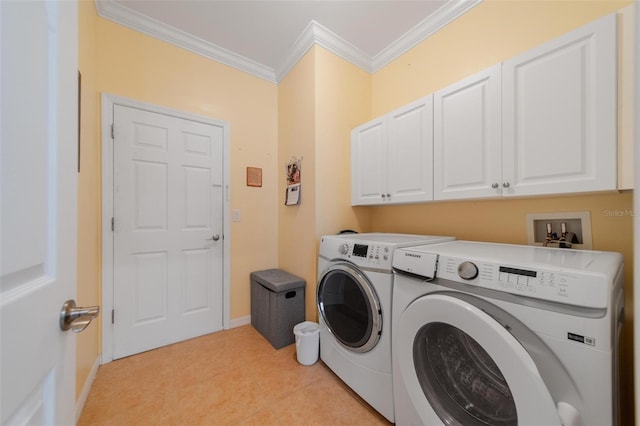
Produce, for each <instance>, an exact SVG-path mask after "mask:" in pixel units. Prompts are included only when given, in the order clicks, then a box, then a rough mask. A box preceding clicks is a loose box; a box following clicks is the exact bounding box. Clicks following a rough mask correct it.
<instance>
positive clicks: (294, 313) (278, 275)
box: [251, 269, 306, 349]
mask: <svg viewBox="0 0 640 426" xmlns="http://www.w3.org/2000/svg"><path fill="white" fill-rule="evenodd" d="M305 284H306V283H305V281H304V280H303V279H302V278H300V277H296V276H295V275H292V274H290V273H288V272H285V271H283V270H280V269H266V270H264V271H256V272H252V273H251V325H252V326H253V327H254V328H255V329H256V330H258V332H259V333H260V334H262V335H263V336H264V337H265V339H267V340H268V341H269V343H271V345H272V346H273V347H274V348H276V349H280V348H282V347H284V346H287V345H290V344H292V343H294V342H295V337H294V335H293V326H295V325H296V324H298V323H301V322H302V321H304V287H305Z"/></svg>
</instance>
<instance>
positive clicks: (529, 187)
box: [502, 14, 617, 195]
mask: <svg viewBox="0 0 640 426" xmlns="http://www.w3.org/2000/svg"><path fill="white" fill-rule="evenodd" d="M615 20H616V17H615V14H613V15H610V16H606V17H604V18H601V19H599V20H597V21H594V22H593V23H591V24H588V25H585V26H584V27H581V28H579V29H577V30H574V31H572V32H571V33H569V34H566V35H565V36H562V37H559V38H557V39H555V40H552V41H551V42H549V43H546V44H544V45H542V46H540V47H538V48H535V49H532V50H530V51H528V52H525V53H523V54H521V55H518V56H516V57H515V58H512V59H510V60H508V61H505V62H504V64H503V69H502V74H503V80H502V81H503V88H502V96H503V106H504V108H503V144H504V149H503V164H504V171H503V175H504V180H505V181H506V182H510V188H509V190H508V191H505V193H504V195H534V194H541V193H543V194H554V193H563V192H580V191H597V190H605V189H615V188H616V183H617V172H616V167H617V155H616V146H617V136H616V128H617V119H616V116H617V115H616V111H617V106H616V102H617V101H616V96H617V95H616V93H617V91H616V78H617V73H616V30H615V27H616V22H615Z"/></svg>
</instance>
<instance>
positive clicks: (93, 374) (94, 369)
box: [76, 355, 100, 424]
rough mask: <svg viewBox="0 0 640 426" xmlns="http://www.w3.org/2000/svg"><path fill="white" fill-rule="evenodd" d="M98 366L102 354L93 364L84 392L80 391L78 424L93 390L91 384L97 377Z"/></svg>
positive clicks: (77, 409) (77, 412) (77, 408)
mask: <svg viewBox="0 0 640 426" xmlns="http://www.w3.org/2000/svg"><path fill="white" fill-rule="evenodd" d="M98 367H100V355H98V357H97V358H96V360H95V362H94V363H93V365H92V366H91V371H89V376H88V377H87V380H85V382H84V386H83V387H82V392H80V396H79V397H78V400H77V401H76V424H78V421H79V420H80V416H81V415H82V410H83V409H84V404H85V403H86V402H87V398H88V397H89V392H90V391H91V386H92V385H93V381H94V380H95V379H96V374H98Z"/></svg>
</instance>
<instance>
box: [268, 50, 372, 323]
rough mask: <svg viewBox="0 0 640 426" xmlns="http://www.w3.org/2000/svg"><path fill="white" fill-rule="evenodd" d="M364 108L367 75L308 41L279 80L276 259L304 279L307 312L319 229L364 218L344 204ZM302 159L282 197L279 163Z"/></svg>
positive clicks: (359, 224)
mask: <svg viewBox="0 0 640 426" xmlns="http://www.w3.org/2000/svg"><path fill="white" fill-rule="evenodd" d="M370 114H371V76H370V75H369V74H368V73H366V72H364V71H362V70H361V69H359V68H358V67H356V66H354V65H353V64H351V63H349V62H347V61H345V60H343V59H341V58H338V57H337V56H335V55H333V54H332V53H330V52H328V51H327V50H325V49H323V48H321V47H313V48H312V49H310V50H309V52H307V54H306V55H305V56H304V57H303V58H302V59H301V60H300V62H298V63H297V64H296V66H295V67H294V68H293V69H292V70H291V71H290V72H289V74H288V75H287V76H286V77H285V78H284V79H283V80H282V81H281V82H280V84H279V86H278V132H279V144H278V149H279V158H280V160H279V167H280V168H281V169H280V170H279V173H280V176H279V178H278V181H279V186H280V187H281V188H282V191H281V192H280V197H279V205H280V210H279V215H278V217H279V236H278V253H279V267H280V268H282V269H284V270H286V271H288V272H291V273H293V274H295V275H298V276H300V277H302V278H304V279H305V281H306V283H307V285H306V291H305V299H306V300H305V310H306V318H307V319H309V320H312V321H316V320H317V309H316V303H315V301H316V297H315V290H316V277H317V272H316V267H317V258H318V244H319V237H320V236H322V235H324V234H335V233H337V232H338V231H339V230H341V229H345V228H352V229H363V228H366V227H368V226H370V212H369V211H368V210H366V209H352V208H351V207H350V203H351V202H350V194H351V191H350V188H351V183H350V180H349V179H350V174H349V170H350V158H351V155H350V153H351V144H350V134H351V129H352V128H354V127H356V125H357V124H359V123H361V122H362V121H364V120H366V119H367V118H368V117H369V116H370ZM292 157H296V158H303V160H302V163H301V182H302V185H301V187H302V195H301V197H302V198H301V199H302V202H301V204H300V205H299V206H285V205H284V201H285V200H284V188H285V186H286V175H285V163H287V162H288V161H289V160H290V159H291V158H292Z"/></svg>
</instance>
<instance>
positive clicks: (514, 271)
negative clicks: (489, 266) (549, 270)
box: [500, 266, 538, 278]
mask: <svg viewBox="0 0 640 426" xmlns="http://www.w3.org/2000/svg"><path fill="white" fill-rule="evenodd" d="M500 272H506V273H507V274H516V275H524V276H525V277H533V278H535V277H536V276H537V275H538V274H537V273H536V271H527V270H526V269H517V268H507V267H506V266H501V267H500Z"/></svg>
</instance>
